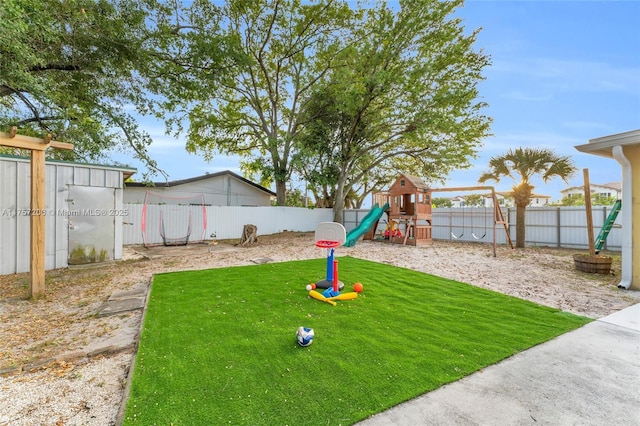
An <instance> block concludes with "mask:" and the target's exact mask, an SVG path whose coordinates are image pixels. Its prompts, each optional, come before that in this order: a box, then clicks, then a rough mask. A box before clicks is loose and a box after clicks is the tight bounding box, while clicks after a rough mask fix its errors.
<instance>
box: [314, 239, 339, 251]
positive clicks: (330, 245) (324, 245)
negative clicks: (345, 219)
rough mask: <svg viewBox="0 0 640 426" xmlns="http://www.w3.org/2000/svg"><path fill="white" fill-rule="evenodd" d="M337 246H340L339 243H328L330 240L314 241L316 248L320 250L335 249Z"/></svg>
mask: <svg viewBox="0 0 640 426" xmlns="http://www.w3.org/2000/svg"><path fill="white" fill-rule="evenodd" d="M339 246H340V241H330V240H318V241H316V247H318V248H322V249H330V248H336V247H339Z"/></svg>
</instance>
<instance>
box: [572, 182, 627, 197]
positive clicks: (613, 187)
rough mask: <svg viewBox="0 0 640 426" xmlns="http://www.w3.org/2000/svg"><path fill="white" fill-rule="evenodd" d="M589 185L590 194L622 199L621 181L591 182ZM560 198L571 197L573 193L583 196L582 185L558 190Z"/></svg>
mask: <svg viewBox="0 0 640 426" xmlns="http://www.w3.org/2000/svg"><path fill="white" fill-rule="evenodd" d="M589 186H590V187H591V194H592V195H596V194H597V195H600V196H601V197H615V198H616V200H620V199H622V182H610V183H604V184H598V183H592V184H590V185H589ZM560 194H562V198H565V197H572V196H574V195H583V196H584V186H572V187H570V188H566V189H563V190H562V191H560Z"/></svg>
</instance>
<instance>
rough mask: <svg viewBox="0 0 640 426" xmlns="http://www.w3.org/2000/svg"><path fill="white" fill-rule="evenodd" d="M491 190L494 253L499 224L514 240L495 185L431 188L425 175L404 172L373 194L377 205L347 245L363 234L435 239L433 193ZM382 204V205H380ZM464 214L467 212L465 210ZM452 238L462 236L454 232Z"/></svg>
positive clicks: (395, 240)
mask: <svg viewBox="0 0 640 426" xmlns="http://www.w3.org/2000/svg"><path fill="white" fill-rule="evenodd" d="M478 190H481V191H489V192H490V193H491V198H492V200H493V208H492V209H493V218H492V220H491V222H492V227H493V255H494V256H495V255H496V233H497V228H498V226H503V227H504V231H505V234H506V237H507V241H508V243H509V245H510V246H511V248H513V242H512V241H511V235H510V234H509V224H508V222H507V220H506V219H505V217H504V215H503V213H502V209H501V208H500V204H499V202H498V199H497V197H496V192H495V190H494V188H493V187H492V186H468V187H455V188H429V187H428V186H427V184H426V183H424V182H423V181H422V179H420V178H418V177H415V176H410V175H406V174H402V175H400V176H399V177H398V179H396V181H395V182H394V183H393V185H391V187H390V188H389V189H388V190H386V191H382V192H377V193H374V194H373V208H372V209H371V211H370V212H369V214H368V215H367V216H365V219H364V220H363V221H362V223H361V224H360V225H359V226H358V227H357V228H356V229H354V230H352V231H350V232H349V233H348V234H347V240H346V242H345V244H344V245H345V246H352V245H355V241H356V240H357V239H358V238H359V237H360V236H363V238H364V239H365V240H374V241H384V242H387V243H391V244H403V245H413V246H420V245H425V244H429V243H431V241H432V233H431V232H432V212H431V203H432V194H433V193H434V192H462V191H478ZM380 206H382V207H380ZM384 213H386V214H387V217H388V220H387V226H386V229H385V230H384V231H377V229H378V225H379V222H380V220H381V218H382V215H383V214H384ZM462 214H464V212H463V213H462ZM463 220H464V218H463ZM488 225H489V224H486V225H485V232H484V234H483V235H481V236H480V235H476V234H473V237H474V238H475V239H477V240H480V239H483V238H484V237H485V236H486V235H487V232H486V230H487V229H488V228H489V226H488ZM451 235H452V238H454V239H456V238H460V237H461V235H459V236H456V235H455V234H454V233H452V234H451Z"/></svg>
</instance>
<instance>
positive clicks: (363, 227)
mask: <svg viewBox="0 0 640 426" xmlns="http://www.w3.org/2000/svg"><path fill="white" fill-rule="evenodd" d="M388 208H389V203H385V205H384V206H382V207H380V206H379V205H378V203H376V204H374V206H373V207H372V208H371V210H369V213H367V215H366V216H365V217H364V219H362V222H360V225H358V227H357V228H355V229H352V230H351V231H349V232H348V233H347V238H346V240H345V242H344V246H345V247H353V246H355V245H356V241H358V239H359V238H360V237H361V236H363V235H364V234H365V233H366V232H367V231H368V230H369V229H371V227H372V226H374V225H375V224H376V223H378V220H379V219H380V217H381V216H382V214H383V213H384V212H385V210H387V209H388Z"/></svg>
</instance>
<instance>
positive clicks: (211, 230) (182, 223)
mask: <svg viewBox="0 0 640 426" xmlns="http://www.w3.org/2000/svg"><path fill="white" fill-rule="evenodd" d="M142 207H143V205H142V204H125V205H124V208H125V209H127V210H128V212H129V215H128V216H126V217H125V218H124V225H123V227H124V232H123V234H124V244H125V245H127V244H142V243H143V241H142ZM162 208H165V209H166V206H158V205H152V204H150V205H147V223H146V228H147V242H148V243H149V244H160V243H162V237H161V235H160V229H161V226H162V225H164V233H165V235H166V236H167V237H179V236H180V235H184V234H185V233H186V229H187V227H188V224H189V220H191V225H192V237H191V238H190V240H196V239H200V237H199V235H200V232H202V227H203V226H202V221H201V219H199V218H200V217H201V216H202V214H201V211H200V209H201V207H197V206H172V208H171V214H170V215H167V214H163V221H160V213H159V212H160V210H161V209H162ZM206 212H207V216H206V219H207V221H206V229H205V231H204V239H219V240H226V239H233V238H240V237H241V236H242V229H243V227H244V225H248V224H252V225H256V226H257V227H258V235H269V234H276V233H279V232H283V231H295V232H309V231H315V229H316V226H317V225H318V223H320V222H330V221H332V220H333V210H332V209H306V208H298V207H240V206H207V207H206ZM189 217H191V219H189ZM196 234H197V235H196ZM213 235H215V237H214V236H213ZM196 237H197V238H196Z"/></svg>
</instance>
